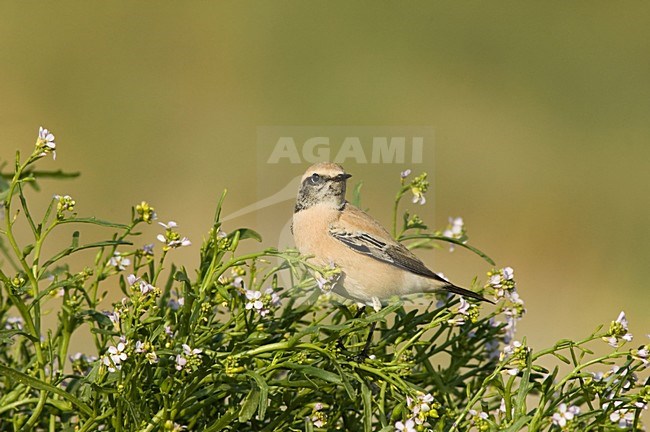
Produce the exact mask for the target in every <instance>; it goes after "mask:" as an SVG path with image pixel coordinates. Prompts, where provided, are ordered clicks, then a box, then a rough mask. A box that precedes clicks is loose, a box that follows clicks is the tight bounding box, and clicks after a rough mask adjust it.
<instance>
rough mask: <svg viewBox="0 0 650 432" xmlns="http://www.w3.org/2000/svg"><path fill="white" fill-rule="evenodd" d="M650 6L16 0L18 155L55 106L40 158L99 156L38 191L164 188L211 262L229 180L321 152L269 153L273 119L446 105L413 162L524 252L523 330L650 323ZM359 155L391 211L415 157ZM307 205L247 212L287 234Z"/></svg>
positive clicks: (454, 268) (6, 14)
mask: <svg viewBox="0 0 650 432" xmlns="http://www.w3.org/2000/svg"><path fill="white" fill-rule="evenodd" d="M649 22H650V7H649V6H648V5H647V4H645V3H642V2H636V3H632V2H630V3H624V4H621V3H613V2H580V3H577V2H575V3H574V2H570V3H565V2H543V3H542V2H540V3H536V4H531V3H526V4H523V3H519V2H446V3H430V2H428V3H417V2H408V3H397V2H394V3H385V2H382V3H370V2H367V3H365V2H364V3H359V2H355V3H350V2H310V3H306V2H305V3H303V2H255V3H252V2H218V3H217V2H184V3H181V2H156V3H154V2H74V3H73V2H69V3H65V2H57V3H44V2H38V3H37V2H2V3H1V4H0V66H1V69H0V74H1V75H0V100H1V101H2V102H1V104H0V150H1V152H0V158H2V159H3V160H7V159H9V160H11V159H12V158H13V154H14V151H15V150H16V149H20V150H21V151H23V153H28V152H30V151H31V149H32V146H33V142H34V140H35V137H36V133H37V130H38V126H39V125H43V126H45V127H47V128H50V129H51V130H52V131H53V132H54V133H55V135H56V138H57V139H56V142H57V145H58V158H57V160H56V161H51V160H47V161H44V162H43V163H42V165H41V167H42V168H48V169H58V168H62V169H65V170H68V171H76V170H79V171H81V172H82V176H81V178H80V179H77V180H75V181H70V182H66V183H58V182H51V181H49V182H44V183H43V185H42V186H43V192H42V193H41V194H40V195H38V196H36V197H35V198H34V199H35V203H34V207H35V209H38V208H41V209H42V208H43V206H44V205H46V202H47V200H48V199H49V198H50V197H51V195H53V194H55V193H58V194H64V193H65V194H70V195H72V196H73V197H74V198H75V199H76V201H77V203H78V204H77V211H78V212H79V214H80V215H91V214H92V215H96V216H98V217H102V218H106V219H110V220H115V221H122V222H126V221H128V219H129V216H130V213H129V209H130V206H131V205H134V204H136V203H138V202H139V201H141V200H143V199H146V200H148V201H149V202H151V203H152V205H154V206H155V208H156V210H157V212H158V214H159V217H160V220H162V221H167V220H175V221H176V222H178V223H179V225H180V227H181V232H182V233H183V234H184V235H187V236H188V237H189V238H190V239H192V240H193V241H194V244H193V246H192V247H191V248H190V249H189V250H184V251H178V253H176V257H177V258H178V260H179V261H180V262H182V263H185V264H187V265H188V266H190V267H193V266H195V265H196V262H197V260H196V256H197V254H198V247H199V245H200V241H201V239H202V237H203V235H204V233H206V232H207V230H208V228H209V225H210V221H211V218H212V215H213V211H214V207H215V203H216V201H217V198H218V196H219V195H220V193H221V191H222V190H223V189H224V188H228V189H229V195H228V199H227V201H226V208H225V213H232V212H235V211H236V210H238V209H241V208H242V207H245V206H247V205H250V204H252V203H254V202H256V201H258V200H259V199H262V198H264V196H262V193H261V192H260V190H262V189H261V188H260V185H264V186H265V187H267V188H269V190H270V189H273V187H272V186H273V185H277V188H278V189H280V188H282V187H283V185H286V184H287V183H288V182H289V181H290V180H291V179H293V178H294V177H295V176H296V175H299V174H301V173H302V172H303V171H304V169H305V168H306V167H307V166H308V163H306V162H305V163H302V164H296V165H286V164H285V165H283V166H282V167H281V168H280V167H277V168H276V167H272V166H267V167H262V168H260V165H259V163H258V161H259V160H260V155H264V154H268V152H269V149H268V148H261V144H260V143H259V142H258V137H257V133H258V128H259V127H262V126H285V125H291V126H301V125H308V126H314V127H317V126H319V125H322V126H331V125H338V126H352V127H354V126H366V125H370V126H374V125H376V126H391V125H397V126H409V125H424V126H431V127H433V129H434V130H435V144H434V145H428V147H427V148H426V149H425V152H424V160H423V163H422V164H416V165H413V166H410V167H411V168H412V169H413V170H414V171H415V172H416V173H417V172H420V171H428V172H429V174H430V176H431V179H432V181H434V183H435V185H434V186H435V187H434V188H433V189H432V190H431V192H430V194H429V197H428V198H429V203H430V205H428V206H426V207H424V208H418V209H417V211H418V213H419V214H421V216H422V217H423V218H424V219H425V220H427V221H428V222H430V223H431V224H432V225H435V226H436V227H444V225H445V224H446V221H447V217H448V216H462V217H463V218H464V219H465V222H466V224H467V227H468V230H469V235H470V241H471V243H472V244H473V245H474V246H477V247H479V248H480V249H482V250H484V251H485V252H487V253H488V254H489V255H491V256H492V257H493V258H495V259H496V261H497V263H498V264H499V265H500V266H505V265H510V266H512V267H514V269H515V275H516V277H517V280H518V286H519V291H520V294H521V296H522V297H523V298H524V300H526V305H527V308H528V315H527V316H526V317H525V318H524V320H523V321H522V322H521V325H520V329H519V335H520V337H521V336H526V337H527V338H528V341H529V342H530V343H531V344H532V346H533V347H535V348H539V347H542V346H544V345H548V344H550V343H552V342H554V341H555V340H557V339H559V338H563V337H569V338H577V337H580V336H584V335H586V334H588V332H591V331H592V330H593V329H594V328H595V327H596V326H597V325H598V324H600V323H606V324H608V323H609V321H611V320H613V319H615V318H616V316H617V315H618V313H619V312H620V311H621V310H625V311H626V312H627V314H628V318H629V320H630V330H631V331H632V333H633V334H634V335H635V336H636V340H635V343H636V342H638V343H639V344H640V343H642V341H643V340H645V341H647V339H646V338H645V336H644V335H645V334H646V333H648V332H649V331H650V314H649V313H648V311H649V310H650V296H649V295H648V277H647V272H648V269H649V267H650V265H649V263H650V249H649V247H648V245H649V244H650V228H649V223H648V222H649V220H650V193H649V190H650V187H649V186H650V54H649V53H650V26H648V23H649ZM344 165H345V168H346V169H347V170H348V171H349V172H351V173H353V174H354V177H353V179H352V180H353V181H359V180H363V181H364V187H363V204H364V207H367V208H369V209H370V212H371V213H372V214H373V215H375V216H376V217H378V218H379V219H381V220H382V221H383V222H386V223H387V222H388V220H389V218H390V206H391V202H392V197H393V194H394V191H395V190H396V188H397V187H398V181H399V180H398V176H399V171H401V170H402V169H404V168H406V167H408V164H405V165H399V164H377V165H372V164H356V163H354V161H351V163H347V164H344ZM386 191H390V194H387V193H386ZM292 206H293V203H292V202H291V201H284V202H281V203H278V204H276V205H274V206H272V207H269V208H267V209H265V210H264V211H263V212H262V213H261V214H260V213H258V214H254V213H251V214H249V215H247V216H243V217H240V218H238V219H235V220H232V221H230V222H229V223H228V224H229V228H231V229H232V228H235V227H236V226H241V225H245V226H250V227H252V228H257V229H259V230H260V231H261V233H262V235H264V236H265V237H266V238H268V239H274V238H277V235H278V232H279V231H280V230H281V229H282V228H283V226H284V225H285V224H286V222H287V221H288V218H289V217H290V214H291V211H292ZM34 211H35V212H36V211H37V210H34ZM261 221H263V222H264V223H261ZM158 228H159V227H154V226H152V227H150V229H148V230H145V235H144V236H143V243H146V242H152V241H154V237H155V234H156V233H158V232H160V229H158ZM66 235H69V234H66ZM82 236H83V234H82ZM60 239H61V240H60V241H61V242H66V243H67V242H68V241H69V240H68V238H67V237H65V236H62V237H61V238H60ZM82 239H83V237H82ZM269 241H270V240H269ZM271 243H273V242H272V241H271ZM253 246H255V245H253ZM59 248H60V245H58V247H55V246H52V250H54V249H59ZM421 256H422V257H423V259H425V261H426V262H427V263H429V264H430V265H431V266H432V267H434V268H435V269H436V270H437V271H442V272H444V273H445V275H447V276H448V277H450V278H451V279H452V280H454V281H456V282H457V283H458V284H461V285H466V286H467V285H469V283H470V281H471V279H472V278H473V277H474V276H475V275H478V276H479V277H480V278H483V279H485V272H486V271H487V270H489V267H488V266H487V265H486V264H485V263H484V262H482V261H481V260H480V259H479V258H477V257H475V256H473V255H471V254H470V253H468V252H466V251H463V250H456V251H455V252H453V253H451V254H450V253H449V252H447V251H446V250H440V251H432V252H428V251H425V252H423V253H421ZM79 265H81V264H79ZM115 291H116V292H115V297H119V293H118V292H117V291H118V290H117V286H115Z"/></svg>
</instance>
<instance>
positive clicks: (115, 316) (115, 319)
mask: <svg viewBox="0 0 650 432" xmlns="http://www.w3.org/2000/svg"><path fill="white" fill-rule="evenodd" d="M104 315H106V316H107V317H108V319H110V320H111V322H112V323H113V325H114V326H115V327H119V326H120V313H119V312H118V311H116V310H115V311H113V312H109V311H104Z"/></svg>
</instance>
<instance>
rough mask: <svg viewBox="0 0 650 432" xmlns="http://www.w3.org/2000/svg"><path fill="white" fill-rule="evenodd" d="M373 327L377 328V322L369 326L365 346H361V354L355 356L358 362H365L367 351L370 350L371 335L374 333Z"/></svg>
mask: <svg viewBox="0 0 650 432" xmlns="http://www.w3.org/2000/svg"><path fill="white" fill-rule="evenodd" d="M375 327H377V321H373V322H372V324H370V330H369V331H368V338H367V339H366V344H365V345H364V346H363V349H362V350H361V352H360V353H359V354H357V358H358V359H360V360H365V359H367V358H368V350H369V349H370V343H371V342H372V334H373V333H374V332H375Z"/></svg>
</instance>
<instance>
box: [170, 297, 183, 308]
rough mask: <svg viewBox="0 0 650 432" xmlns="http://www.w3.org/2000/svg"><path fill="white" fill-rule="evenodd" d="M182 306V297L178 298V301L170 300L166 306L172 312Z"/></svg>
mask: <svg viewBox="0 0 650 432" xmlns="http://www.w3.org/2000/svg"><path fill="white" fill-rule="evenodd" d="M184 304H185V298H184V297H179V298H178V299H173V298H170V299H169V301H168V302H167V305H168V306H169V307H170V308H171V309H172V310H178V309H179V308H180V307H181V306H183V305H184Z"/></svg>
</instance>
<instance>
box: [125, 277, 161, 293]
mask: <svg viewBox="0 0 650 432" xmlns="http://www.w3.org/2000/svg"><path fill="white" fill-rule="evenodd" d="M126 281H127V282H128V283H129V286H130V287H131V290H132V291H134V292H139V293H140V295H141V296H142V297H145V296H148V295H150V294H152V295H154V296H159V295H160V288H156V287H155V286H153V285H151V284H150V283H149V282H147V281H144V280H142V279H140V278H139V277H136V276H135V275H133V274H130V275H128V276H127V278H126Z"/></svg>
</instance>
